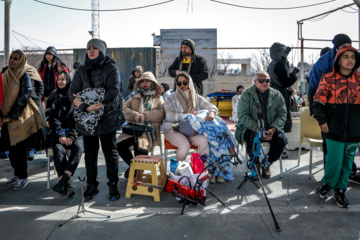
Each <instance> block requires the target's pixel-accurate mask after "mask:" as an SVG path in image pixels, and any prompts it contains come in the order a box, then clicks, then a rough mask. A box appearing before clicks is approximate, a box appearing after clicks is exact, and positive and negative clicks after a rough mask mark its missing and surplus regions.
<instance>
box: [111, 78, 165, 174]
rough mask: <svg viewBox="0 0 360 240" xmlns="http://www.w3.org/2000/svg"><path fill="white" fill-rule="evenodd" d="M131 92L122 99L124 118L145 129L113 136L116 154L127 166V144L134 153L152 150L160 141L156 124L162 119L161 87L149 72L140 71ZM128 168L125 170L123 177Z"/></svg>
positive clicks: (129, 154)
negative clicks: (126, 99)
mask: <svg viewBox="0 0 360 240" xmlns="http://www.w3.org/2000/svg"><path fill="white" fill-rule="evenodd" d="M134 89H135V90H134V91H133V92H132V93H131V94H130V99H129V100H128V101H126V102H125V105H124V108H123V111H124V115H125V118H126V120H127V121H128V123H130V124H135V125H142V126H145V127H146V128H145V132H144V133H143V134H142V135H141V136H140V137H137V142H138V144H137V146H135V141H136V139H135V138H134V136H133V135H130V134H125V133H122V134H121V135H120V137H119V138H118V139H117V150H118V153H119V155H120V157H121V158H122V159H123V160H124V161H125V162H126V163H127V164H128V165H130V161H131V159H132V158H133V155H132V153H131V151H130V150H129V147H130V146H134V149H135V156H137V155H141V154H145V155H147V154H148V152H150V151H152V150H153V149H154V147H155V146H156V145H160V144H161V133H160V124H161V121H162V120H163V119H164V118H165V112H164V100H163V99H162V96H161V88H160V85H159V83H158V82H157V80H156V79H155V77H154V75H153V74H152V73H151V72H144V73H143V74H142V75H141V77H140V78H139V80H138V81H136V83H135V85H134ZM128 174H129V169H128V170H127V171H126V173H125V177H126V178H127V177H128Z"/></svg>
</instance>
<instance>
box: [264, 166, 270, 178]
mask: <svg viewBox="0 0 360 240" xmlns="http://www.w3.org/2000/svg"><path fill="white" fill-rule="evenodd" d="M262 177H263V178H264V179H269V178H270V177H271V172H270V166H267V167H266V168H262Z"/></svg>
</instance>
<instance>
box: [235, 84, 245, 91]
mask: <svg viewBox="0 0 360 240" xmlns="http://www.w3.org/2000/svg"><path fill="white" fill-rule="evenodd" d="M240 88H242V89H244V86H243V85H239V86H237V87H236V92H238V91H239V89H240Z"/></svg>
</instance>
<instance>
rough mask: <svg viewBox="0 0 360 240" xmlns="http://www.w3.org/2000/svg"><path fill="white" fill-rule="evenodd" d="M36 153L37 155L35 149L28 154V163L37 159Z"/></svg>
mask: <svg viewBox="0 0 360 240" xmlns="http://www.w3.org/2000/svg"><path fill="white" fill-rule="evenodd" d="M35 153H36V151H35V149H30V151H29V153H28V155H27V160H28V161H32V160H34V158H35Z"/></svg>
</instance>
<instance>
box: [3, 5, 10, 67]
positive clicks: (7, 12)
mask: <svg viewBox="0 0 360 240" xmlns="http://www.w3.org/2000/svg"><path fill="white" fill-rule="evenodd" d="M11 5H12V0H5V8H4V12H5V14H4V15H5V21H4V22H5V29H4V30H5V33H4V43H5V55H4V60H5V66H7V65H8V64H9V57H10V28H11V24H10V23H11V22H10V20H11Z"/></svg>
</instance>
